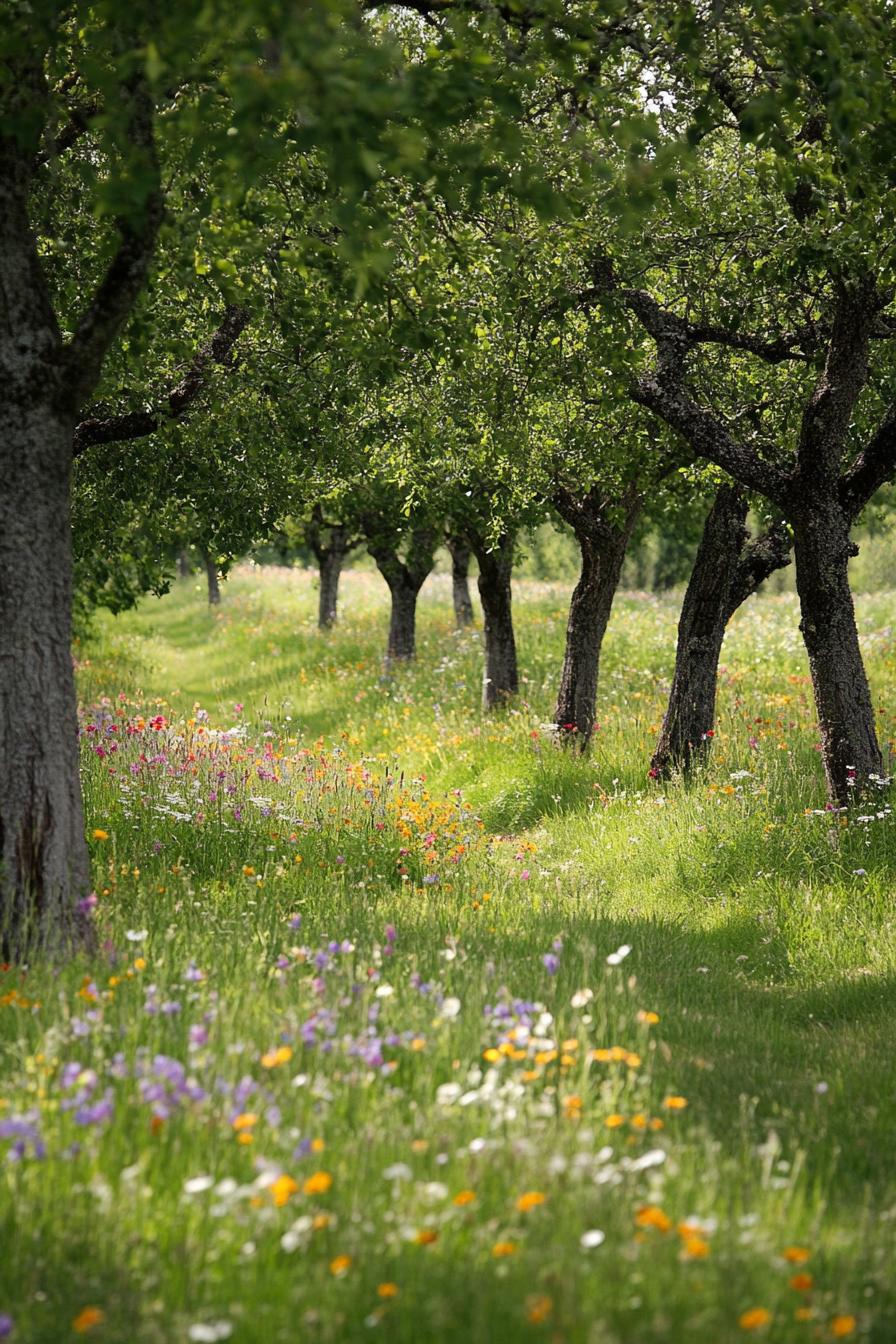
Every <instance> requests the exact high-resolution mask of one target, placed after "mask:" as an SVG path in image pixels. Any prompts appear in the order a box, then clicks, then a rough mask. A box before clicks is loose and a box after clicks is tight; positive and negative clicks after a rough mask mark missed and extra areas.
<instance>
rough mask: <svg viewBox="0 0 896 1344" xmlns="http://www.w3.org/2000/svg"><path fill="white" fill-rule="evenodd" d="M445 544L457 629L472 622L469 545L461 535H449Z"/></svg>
mask: <svg viewBox="0 0 896 1344" xmlns="http://www.w3.org/2000/svg"><path fill="white" fill-rule="evenodd" d="M445 544H446V545H447V547H448V550H449V552H450V554H451V597H452V601H453V602H454V624H455V625H456V626H457V628H458V630H463V629H465V628H466V627H467V626H468V625H472V624H473V599H472V597H471V596H470V546H469V543H468V542H467V541H465V540H464V539H463V537H456V536H453V535H449V536H448V537H446V539H445Z"/></svg>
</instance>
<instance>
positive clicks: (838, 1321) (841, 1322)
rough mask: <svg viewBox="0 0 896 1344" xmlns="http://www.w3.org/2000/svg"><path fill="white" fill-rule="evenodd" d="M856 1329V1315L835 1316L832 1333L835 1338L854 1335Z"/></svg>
mask: <svg viewBox="0 0 896 1344" xmlns="http://www.w3.org/2000/svg"><path fill="white" fill-rule="evenodd" d="M855 1330H856V1318H855V1316H835V1317H834V1319H833V1320H832V1321H831V1334H832V1335H833V1336H834V1338H835V1339H845V1338H846V1336H847V1335H854V1334H855Z"/></svg>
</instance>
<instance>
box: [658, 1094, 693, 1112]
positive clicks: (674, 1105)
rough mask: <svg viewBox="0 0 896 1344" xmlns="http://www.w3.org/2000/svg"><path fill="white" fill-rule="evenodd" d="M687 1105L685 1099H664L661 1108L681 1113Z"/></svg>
mask: <svg viewBox="0 0 896 1344" xmlns="http://www.w3.org/2000/svg"><path fill="white" fill-rule="evenodd" d="M687 1104H688V1099H687V1097H666V1099H665V1101H664V1102H663V1106H664V1107H665V1109H666V1110H667V1111H683V1110H684V1108H685V1107H686V1106H687Z"/></svg>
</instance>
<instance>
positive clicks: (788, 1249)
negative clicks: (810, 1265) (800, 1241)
mask: <svg viewBox="0 0 896 1344" xmlns="http://www.w3.org/2000/svg"><path fill="white" fill-rule="evenodd" d="M781 1254H782V1256H783V1257H784V1259H785V1260H786V1261H787V1262H788V1264H791V1265H804V1264H805V1263H806V1261H807V1260H808V1259H809V1256H810V1255H811V1254H812V1252H811V1251H809V1250H807V1249H806V1247H805V1246H785V1247H784V1250H783V1251H782V1252H781Z"/></svg>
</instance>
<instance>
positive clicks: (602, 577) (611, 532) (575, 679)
mask: <svg viewBox="0 0 896 1344" xmlns="http://www.w3.org/2000/svg"><path fill="white" fill-rule="evenodd" d="M554 504H555V507H556V508H557V511H558V513H559V514H560V515H561V517H562V518H564V519H565V520H566V522H568V523H569V525H570V526H571V527H572V529H573V532H574V533H575V537H576V541H577V542H578V544H579V549H580V551H581V555H582V570H581V573H580V575H579V580H578V582H577V584H576V586H575V588H574V589H573V594H572V599H571V601H570V604H569V619H568V620H567V623H566V649H565V652H564V656H563V670H562V672H561V674H560V689H559V691H558V693H557V704H556V707H555V710H554V722H555V724H556V725H557V730H558V733H559V734H560V740H561V741H564V742H569V743H574V744H575V746H576V747H577V749H578V750H579V751H582V752H585V751H587V750H588V747H589V745H590V742H591V737H592V734H593V732H594V724H595V716H596V701H597V681H598V675H599V669H600V651H601V646H602V644H603V639H604V635H605V633H606V629H607V624H608V622H609V619H610V612H611V610H612V607H613V598H614V597H615V596H616V590H617V588H618V587H619V576H620V574H621V572H622V562H623V560H624V559H625V551H626V547H627V546H628V543H629V539H630V537H631V534H632V529H633V527H634V525H635V520H636V519H637V516H638V513H639V511H640V508H641V497H640V496H639V495H637V494H635V493H634V492H633V491H630V492H629V494H628V495H627V497H626V498H625V499H624V500H623V501H609V502H608V501H606V500H605V499H603V498H602V497H601V496H600V495H599V494H598V492H597V491H596V490H591V491H589V492H588V494H587V495H583V496H578V497H577V496H575V495H574V494H573V493H572V491H570V490H566V489H560V490H558V491H557V492H556V495H555V499H554ZM614 506H615V511H616V512H617V513H618V516H617V517H615V518H614V517H613V512H614Z"/></svg>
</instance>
